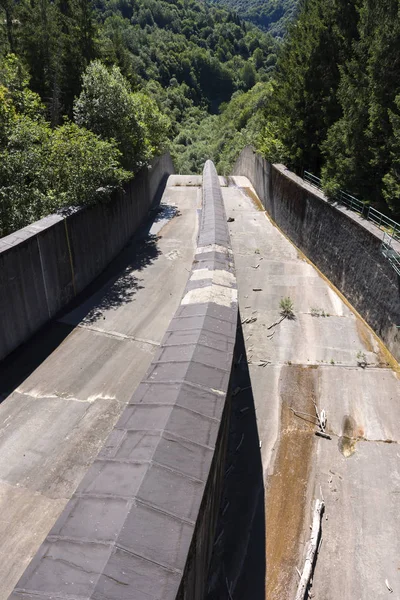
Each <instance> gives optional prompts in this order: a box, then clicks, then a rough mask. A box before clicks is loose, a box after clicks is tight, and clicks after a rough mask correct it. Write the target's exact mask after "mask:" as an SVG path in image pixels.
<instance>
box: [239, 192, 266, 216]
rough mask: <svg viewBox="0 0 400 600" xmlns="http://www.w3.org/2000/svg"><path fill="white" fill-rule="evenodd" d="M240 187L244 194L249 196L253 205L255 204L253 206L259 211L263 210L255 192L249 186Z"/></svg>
mask: <svg viewBox="0 0 400 600" xmlns="http://www.w3.org/2000/svg"><path fill="white" fill-rule="evenodd" d="M241 189H242V191H243V192H244V193H245V194H246V196H248V197H249V198H250V200H251V201H252V203H253V205H254V206H255V208H256V209H257V210H259V211H260V212H265V208H264V206H263V205H262V204H261V200H260V199H259V197H258V196H257V194H256V193H255V192H254V191H253V190H252V189H251V188H249V187H243V188H241Z"/></svg>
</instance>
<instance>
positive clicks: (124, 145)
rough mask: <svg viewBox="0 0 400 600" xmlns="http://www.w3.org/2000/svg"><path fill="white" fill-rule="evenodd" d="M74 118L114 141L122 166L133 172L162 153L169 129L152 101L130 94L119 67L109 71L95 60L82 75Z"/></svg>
mask: <svg viewBox="0 0 400 600" xmlns="http://www.w3.org/2000/svg"><path fill="white" fill-rule="evenodd" d="M74 117H75V121H76V123H77V124H78V125H81V126H84V127H86V128H87V129H90V130H91V131H93V132H95V133H97V134H98V135H100V136H101V137H102V138H103V139H107V140H111V139H115V140H116V142H117V145H118V147H119V149H120V151H121V153H122V157H123V165H124V166H125V167H126V168H128V169H130V170H132V171H136V170H138V169H139V168H140V167H141V166H142V165H144V164H145V163H146V162H147V161H148V160H149V159H150V158H151V157H152V156H153V155H154V153H155V152H156V151H161V149H162V147H163V145H164V143H165V141H166V133H167V130H168V126H169V121H168V119H167V117H165V116H163V115H162V114H161V113H160V111H159V109H158V107H157V104H156V103H155V102H154V100H152V99H151V98H149V97H147V96H145V95H144V94H142V93H133V92H132V91H131V88H130V85H129V83H128V81H127V80H126V79H125V77H124V76H123V75H122V73H121V71H120V70H119V68H118V67H116V66H113V67H112V68H111V69H110V70H108V69H107V68H106V67H105V66H104V65H103V64H102V63H101V62H100V61H98V60H95V61H93V62H92V63H90V65H89V66H88V68H87V70H86V72H85V74H84V76H83V85H82V92H81V94H80V96H79V98H78V99H77V100H76V101H75V104H74Z"/></svg>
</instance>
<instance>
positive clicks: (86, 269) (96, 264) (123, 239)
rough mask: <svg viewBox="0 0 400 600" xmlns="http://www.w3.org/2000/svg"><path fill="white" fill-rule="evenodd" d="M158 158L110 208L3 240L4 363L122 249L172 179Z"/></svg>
mask: <svg viewBox="0 0 400 600" xmlns="http://www.w3.org/2000/svg"><path fill="white" fill-rule="evenodd" d="M171 173H173V165H172V160H171V157H170V155H169V154H166V155H164V156H162V157H159V158H157V159H155V160H154V161H153V162H152V164H151V167H150V168H146V169H143V170H142V171H140V172H139V173H138V174H137V175H136V177H135V179H134V180H133V181H132V182H131V183H129V184H128V185H126V186H125V189H124V191H121V192H120V193H118V194H116V195H115V197H114V198H113V200H112V201H111V202H109V203H106V204H97V205H95V206H93V207H86V208H82V209H80V210H78V211H77V212H75V213H73V214H71V215H69V216H66V217H63V216H61V215H50V216H48V217H45V218H44V219H41V220H40V221H37V222H36V223H32V224H31V225H29V226H27V227H24V228H23V229H20V230H19V231H16V232H15V233H13V234H11V235H9V236H6V237H4V238H1V239H0V360H1V359H2V358H4V357H5V356H6V355H7V354H9V353H10V352H11V351H12V350H14V349H15V348H16V347H17V346H19V345H20V344H21V343H22V342H24V341H25V340H27V339H28V338H29V337H30V336H31V335H32V334H33V333H34V332H35V331H37V330H38V329H39V328H40V327H41V326H42V325H44V324H45V323H46V322H47V321H48V320H49V319H50V318H52V317H53V316H54V315H55V314H56V313H57V312H58V311H59V310H60V309H61V308H63V307H64V306H65V305H66V304H67V303H68V302H69V301H70V300H72V298H73V297H74V296H75V295H76V294H78V293H79V292H80V291H82V290H83V289H84V288H85V287H86V286H87V285H88V284H89V283H90V282H91V281H92V280H93V279H94V278H95V277H96V276H97V275H99V273H101V271H102V270H103V269H104V268H105V267H106V266H107V264H108V263H109V262H110V261H111V260H112V259H113V258H114V257H115V256H116V255H117V254H118V253H119V252H120V251H121V250H122V248H123V247H124V246H125V244H126V243H127V242H128V240H129V239H130V237H131V236H132V235H133V234H134V233H135V231H136V230H137V228H138V227H139V225H140V224H141V223H142V221H143V219H144V218H145V216H146V214H147V213H148V210H149V208H150V206H151V205H152V203H153V202H154V201H155V199H156V198H157V196H158V192H159V188H162V187H163V186H164V185H165V183H166V180H167V178H168V175H170V174H171Z"/></svg>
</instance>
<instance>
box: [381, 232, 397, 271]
mask: <svg viewBox="0 0 400 600" xmlns="http://www.w3.org/2000/svg"><path fill="white" fill-rule="evenodd" d="M392 242H393V238H392V237H391V236H390V235H388V234H387V233H384V234H383V240H382V246H381V250H382V254H383V256H385V257H386V258H387V259H388V261H389V262H390V264H391V265H392V267H393V269H394V270H395V271H396V273H397V275H400V254H399V253H398V252H397V251H396V250H395V249H394V248H393V247H392Z"/></svg>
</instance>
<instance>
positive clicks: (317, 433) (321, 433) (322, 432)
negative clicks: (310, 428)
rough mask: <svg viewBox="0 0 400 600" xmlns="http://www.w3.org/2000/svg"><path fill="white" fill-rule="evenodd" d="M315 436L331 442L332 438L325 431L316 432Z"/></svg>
mask: <svg viewBox="0 0 400 600" xmlns="http://www.w3.org/2000/svg"><path fill="white" fill-rule="evenodd" d="M314 433H315V435H317V436H318V437H323V438H325V439H326V440H331V439H332V438H331V436H330V435H329V434H328V433H325V431H314Z"/></svg>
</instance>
